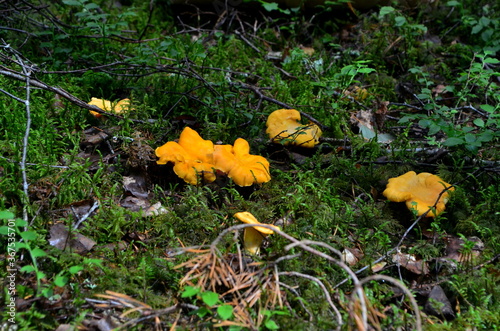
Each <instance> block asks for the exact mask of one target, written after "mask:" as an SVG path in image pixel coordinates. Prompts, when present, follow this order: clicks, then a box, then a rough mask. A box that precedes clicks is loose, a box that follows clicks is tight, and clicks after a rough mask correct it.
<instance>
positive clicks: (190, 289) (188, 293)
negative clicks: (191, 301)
mask: <svg viewBox="0 0 500 331" xmlns="http://www.w3.org/2000/svg"><path fill="white" fill-rule="evenodd" d="M198 293H200V289H199V288H198V287H194V286H186V287H185V288H184V291H183V292H182V294H181V298H190V297H193V296H195V295H197V294H198Z"/></svg>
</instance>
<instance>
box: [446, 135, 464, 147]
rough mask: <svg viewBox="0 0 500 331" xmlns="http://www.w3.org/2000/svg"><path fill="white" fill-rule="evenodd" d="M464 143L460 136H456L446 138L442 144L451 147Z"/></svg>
mask: <svg viewBox="0 0 500 331" xmlns="http://www.w3.org/2000/svg"><path fill="white" fill-rule="evenodd" d="M463 143H464V140H463V139H462V138H457V137H451V138H448V139H446V141H445V142H444V143H443V145H445V146H448V147H452V146H457V145H462V144H463Z"/></svg>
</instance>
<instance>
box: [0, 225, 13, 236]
mask: <svg viewBox="0 0 500 331" xmlns="http://www.w3.org/2000/svg"><path fill="white" fill-rule="evenodd" d="M10 232H12V230H11V229H10V228H9V227H8V226H0V234H4V235H5V234H9V233H10Z"/></svg>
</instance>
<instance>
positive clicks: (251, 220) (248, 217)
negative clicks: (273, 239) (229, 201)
mask: <svg viewBox="0 0 500 331" xmlns="http://www.w3.org/2000/svg"><path fill="white" fill-rule="evenodd" d="M234 217H236V218H237V219H239V220H240V221H242V222H243V223H246V224H257V225H258V224H263V223H261V222H259V221H258V220H257V219H256V218H255V216H253V215H252V214H251V213H249V212H247V211H242V212H239V213H236V214H234ZM266 225H271V226H272V227H273V228H275V229H276V230H278V231H279V230H280V228H279V227H278V226H275V225H272V224H266ZM253 228H254V229H256V230H257V231H259V232H260V233H261V234H263V235H264V236H267V235H270V234H273V233H274V231H273V230H271V229H268V228H264V227H261V226H254V227H253Z"/></svg>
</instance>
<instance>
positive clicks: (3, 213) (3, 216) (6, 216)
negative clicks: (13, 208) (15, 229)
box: [0, 210, 15, 220]
mask: <svg viewBox="0 0 500 331" xmlns="http://www.w3.org/2000/svg"><path fill="white" fill-rule="evenodd" d="M14 217H15V215H14V214H13V213H11V212H10V211H7V210H2V211H0V219H3V220H8V219H12V218H14Z"/></svg>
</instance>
